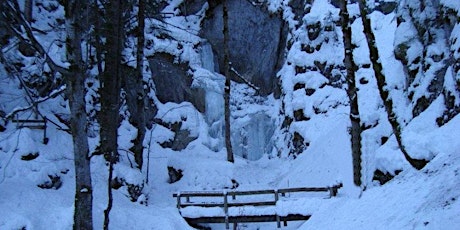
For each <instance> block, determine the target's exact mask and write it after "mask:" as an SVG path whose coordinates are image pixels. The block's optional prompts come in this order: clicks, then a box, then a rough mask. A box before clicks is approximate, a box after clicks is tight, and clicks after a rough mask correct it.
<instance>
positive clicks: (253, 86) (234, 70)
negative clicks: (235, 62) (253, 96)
mask: <svg viewBox="0 0 460 230" xmlns="http://www.w3.org/2000/svg"><path fill="white" fill-rule="evenodd" d="M230 64H231V63H230ZM230 70H231V71H232V72H233V73H235V75H236V76H237V77H238V78H239V79H241V80H242V81H244V83H246V85H248V86H249V87H251V88H253V89H254V90H255V91H257V92H259V90H260V89H259V87H257V86H255V85H254V84H252V82H250V81H249V80H248V79H246V78H245V77H244V76H243V75H241V74H240V73H239V72H238V71H236V69H235V68H233V66H231V67H230Z"/></svg>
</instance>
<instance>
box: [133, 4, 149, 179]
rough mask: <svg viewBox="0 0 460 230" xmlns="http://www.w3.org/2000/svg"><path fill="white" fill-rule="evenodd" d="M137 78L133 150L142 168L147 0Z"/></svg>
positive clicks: (141, 11)
mask: <svg viewBox="0 0 460 230" xmlns="http://www.w3.org/2000/svg"><path fill="white" fill-rule="evenodd" d="M137 23H138V26H137V29H138V34H137V57H136V59H137V66H136V69H137V78H136V79H135V86H134V87H135V90H136V92H137V95H136V97H135V99H136V108H132V109H131V113H132V114H134V115H133V116H132V117H131V119H132V120H133V121H132V122H131V123H132V124H133V125H134V126H135V127H136V128H137V136H136V139H135V140H134V146H133V147H132V148H131V151H133V153H134V160H135V161H136V164H137V167H138V168H139V169H141V170H142V165H143V163H144V158H143V152H144V146H143V142H144V137H145V127H146V125H145V110H144V109H145V92H144V84H143V78H144V77H143V72H144V71H143V70H144V69H143V67H144V65H143V62H144V40H145V38H144V28H145V0H139V12H138V13H137Z"/></svg>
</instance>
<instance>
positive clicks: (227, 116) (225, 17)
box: [223, 0, 235, 163]
mask: <svg viewBox="0 0 460 230" xmlns="http://www.w3.org/2000/svg"><path fill="white" fill-rule="evenodd" d="M223 21H224V29H223V33H224V74H225V88H224V106H225V111H224V116H225V147H226V148H227V160H228V161H229V162H232V163H233V162H234V161H235V160H234V159H233V149H232V142H231V130H230V89H231V81H230V63H229V62H230V61H229V50H228V37H229V36H228V7H227V0H224V1H223Z"/></svg>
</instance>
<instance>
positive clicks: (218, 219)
mask: <svg viewBox="0 0 460 230" xmlns="http://www.w3.org/2000/svg"><path fill="white" fill-rule="evenodd" d="M310 217H311V215H301V214H289V215H287V216H278V218H279V220H280V221H299V220H308V219H310ZM184 219H185V220H186V221H187V222H188V223H189V224H203V223H209V224H216V223H225V221H226V217H225V216H213V217H198V218H190V217H184ZM276 221H277V215H261V216H229V217H228V222H232V223H235V222H236V223H257V222H276Z"/></svg>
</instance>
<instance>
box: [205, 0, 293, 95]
mask: <svg viewBox="0 0 460 230" xmlns="http://www.w3.org/2000/svg"><path fill="white" fill-rule="evenodd" d="M208 2H209V9H208V12H207V15H206V18H205V19H204V20H203V22H202V23H203V24H202V31H201V36H202V37H204V38H206V39H207V40H208V41H209V42H210V43H211V45H212V48H213V51H214V55H215V56H216V57H217V60H218V67H217V68H218V69H219V72H221V73H223V72H224V70H223V69H222V67H223V59H224V58H223V56H224V47H223V34H222V29H223V20H222V4H221V3H220V2H219V1H208ZM211 2H212V3H211ZM228 10H229V12H228V14H229V35H230V38H229V50H230V61H231V63H232V64H231V66H232V67H234V68H235V69H236V70H237V71H238V72H239V73H240V74H241V75H242V76H244V77H245V78H246V79H247V80H249V81H250V82H252V83H253V84H254V85H256V86H258V87H259V88H260V93H261V94H262V95H268V94H270V93H272V92H274V91H275V90H276V89H277V84H276V82H277V81H276V73H277V71H278V70H279V62H280V59H281V58H280V57H282V56H283V52H284V44H285V42H284V41H285V36H286V34H287V33H283V32H284V31H283V21H282V19H281V18H280V17H279V16H277V15H272V14H270V12H268V11H267V10H266V8H265V6H263V5H262V6H259V5H253V4H251V3H250V1H241V0H229V1H228ZM219 67H220V68H219ZM232 77H233V79H234V80H235V81H240V80H239V79H238V78H237V77H236V75H234V76H232Z"/></svg>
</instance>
